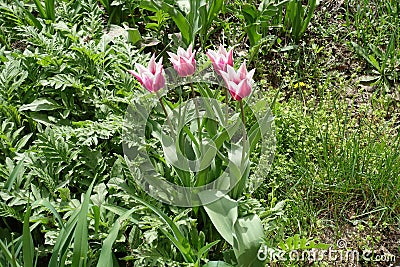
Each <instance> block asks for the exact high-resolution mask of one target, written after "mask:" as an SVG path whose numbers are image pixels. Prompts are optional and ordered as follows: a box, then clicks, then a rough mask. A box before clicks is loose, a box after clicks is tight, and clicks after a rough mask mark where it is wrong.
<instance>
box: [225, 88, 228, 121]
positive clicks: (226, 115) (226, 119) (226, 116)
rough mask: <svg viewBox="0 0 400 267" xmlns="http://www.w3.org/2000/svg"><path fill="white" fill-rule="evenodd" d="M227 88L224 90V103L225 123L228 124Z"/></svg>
mask: <svg viewBox="0 0 400 267" xmlns="http://www.w3.org/2000/svg"><path fill="white" fill-rule="evenodd" d="M228 97H229V90H228V88H226V90H225V105H226V114H225V123H226V125H228V118H229V116H228V115H229V99H228Z"/></svg>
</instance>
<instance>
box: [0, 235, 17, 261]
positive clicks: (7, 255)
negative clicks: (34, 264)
mask: <svg viewBox="0 0 400 267" xmlns="http://www.w3.org/2000/svg"><path fill="white" fill-rule="evenodd" d="M0 251H3V256H4V257H5V258H6V260H7V261H8V263H9V264H11V266H13V267H19V266H21V265H19V264H18V263H17V261H16V260H15V257H14V255H13V254H11V252H10V250H9V249H8V248H7V246H6V244H4V243H3V241H1V239H0Z"/></svg>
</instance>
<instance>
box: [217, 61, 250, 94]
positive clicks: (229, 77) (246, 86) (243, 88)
mask: <svg viewBox="0 0 400 267" xmlns="http://www.w3.org/2000/svg"><path fill="white" fill-rule="evenodd" d="M254 72H255V69H252V70H251V71H249V72H247V69H246V61H245V62H243V64H242V65H241V66H240V68H239V69H238V71H235V69H234V68H233V67H232V66H230V65H227V67H226V71H220V74H221V76H222V78H223V79H224V81H225V83H226V86H227V87H228V90H229V92H230V94H231V96H232V98H233V99H234V100H238V101H240V100H242V99H243V98H245V97H246V96H248V95H250V93H251V89H252V87H253V75H254Z"/></svg>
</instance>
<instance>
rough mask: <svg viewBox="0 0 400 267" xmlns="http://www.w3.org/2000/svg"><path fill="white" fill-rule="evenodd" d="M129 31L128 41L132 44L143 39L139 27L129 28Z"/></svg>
mask: <svg viewBox="0 0 400 267" xmlns="http://www.w3.org/2000/svg"><path fill="white" fill-rule="evenodd" d="M127 32H128V42H129V43H131V44H136V43H137V42H139V41H140V40H141V39H142V36H141V35H140V32H139V30H138V29H127Z"/></svg>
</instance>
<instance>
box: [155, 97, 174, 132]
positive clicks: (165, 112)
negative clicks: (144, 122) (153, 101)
mask: <svg viewBox="0 0 400 267" xmlns="http://www.w3.org/2000/svg"><path fill="white" fill-rule="evenodd" d="M156 94H157V98H158V101H160V104H161V107H162V109H163V111H164V114H165V118H166V120H167V122H168V125H169V128H171V133H172V134H174V135H175V132H174V127H173V126H172V123H171V121H170V120H169V117H168V112H167V109H166V108H165V105H164V102H163V101H162V96H160V94H159V93H158V92H156Z"/></svg>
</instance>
